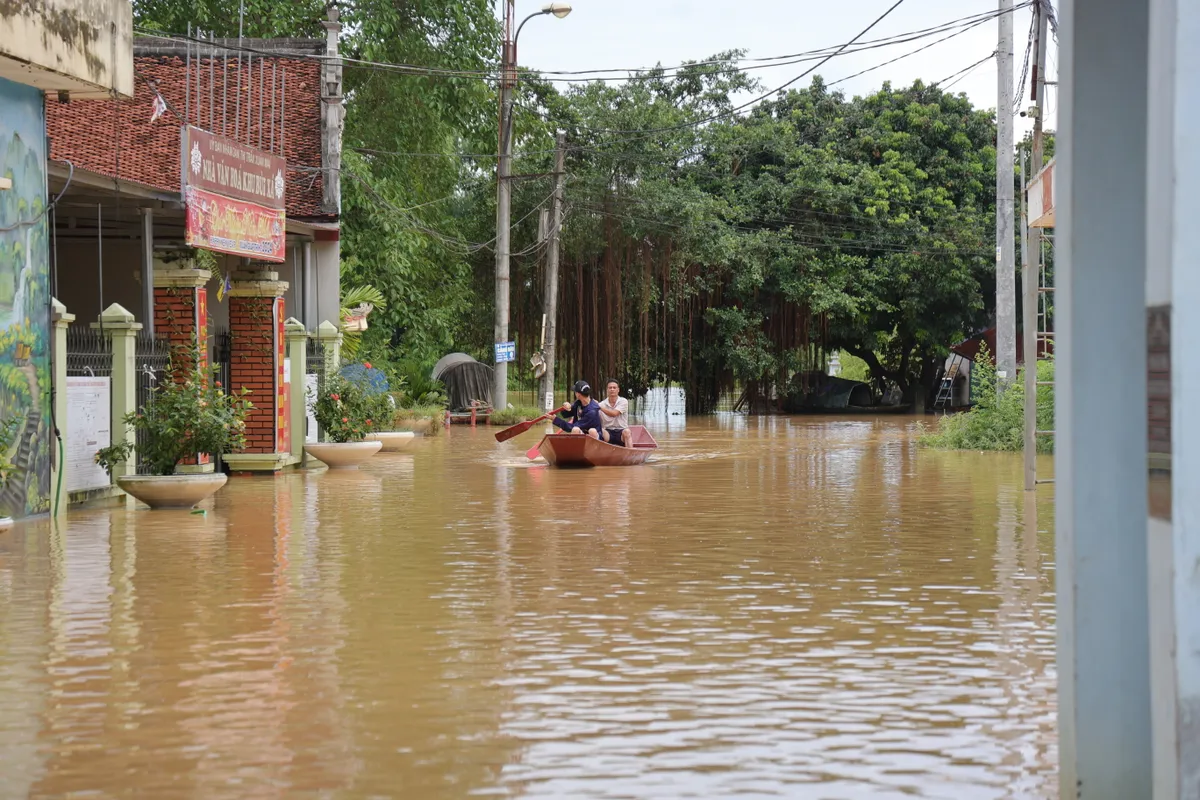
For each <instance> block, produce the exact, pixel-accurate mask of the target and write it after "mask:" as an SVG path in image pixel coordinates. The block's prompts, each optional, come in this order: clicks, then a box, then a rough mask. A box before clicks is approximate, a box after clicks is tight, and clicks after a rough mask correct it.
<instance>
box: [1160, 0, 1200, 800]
mask: <svg viewBox="0 0 1200 800" xmlns="http://www.w3.org/2000/svg"><path fill="white" fill-rule="evenodd" d="M1176 13H1177V19H1176V22H1175V26H1174V34H1175V59H1176V60H1175V86H1174V115H1175V116H1174V122H1175V129H1174V150H1175V170H1174V174H1173V175H1171V176H1170V177H1171V178H1172V179H1173V180H1172V182H1171V183H1170V184H1168V185H1166V186H1163V187H1162V188H1163V190H1164V191H1171V192H1173V193H1174V223H1175V224H1174V230H1173V236H1172V240H1173V247H1172V248H1171V250H1172V253H1171V257H1172V262H1173V264H1172V268H1171V290H1172V298H1171V302H1172V306H1173V308H1175V309H1177V310H1179V311H1180V313H1179V314H1175V315H1173V317H1172V320H1171V358H1172V360H1173V363H1172V369H1171V407H1172V416H1171V425H1172V437H1171V447H1172V450H1173V452H1172V459H1173V472H1172V482H1173V487H1174V488H1173V494H1174V496H1173V498H1172V525H1173V528H1174V543H1175V547H1174V550H1175V566H1176V569H1175V571H1174V583H1175V632H1176V633H1175V659H1176V666H1175V669H1176V688H1177V691H1178V700H1177V707H1176V718H1177V725H1178V727H1177V731H1176V733H1177V738H1178V758H1179V772H1178V780H1179V795H1178V796H1179V797H1181V798H1184V797H1187V798H1191V797H1197V796H1200V794H1198V793H1200V493H1198V492H1197V487H1200V419H1197V416H1196V410H1195V409H1196V405H1195V404H1196V402H1197V401H1198V400H1200V352H1198V351H1197V350H1196V342H1197V341H1200V340H1198V339H1197V338H1196V337H1197V336H1200V317H1198V316H1197V314H1196V311H1195V309H1196V304H1197V303H1200V230H1198V229H1197V224H1196V220H1197V214H1200V197H1198V196H1197V195H1196V194H1195V185H1196V181H1197V180H1200V48H1198V47H1197V42H1200V5H1197V4H1196V3H1195V2H1180V3H1179V4H1178V8H1177V11H1176ZM1185 309H1187V310H1188V313H1186V314H1185V313H1182V312H1183V310H1185Z"/></svg>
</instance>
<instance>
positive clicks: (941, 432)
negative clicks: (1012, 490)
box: [920, 348, 1054, 453]
mask: <svg viewBox="0 0 1200 800" xmlns="http://www.w3.org/2000/svg"><path fill="white" fill-rule="evenodd" d="M979 352H980V355H979V357H978V358H977V360H976V361H975V363H974V365H973V366H972V368H971V370H972V375H971V386H972V392H973V394H974V400H975V405H974V406H973V407H972V408H971V410H970V411H967V412H966V413H963V414H951V415H947V416H945V417H942V418H941V419H939V420H938V424H937V429H936V430H933V431H928V432H925V433H923V434H922V435H921V437H920V442H921V444H923V445H925V446H926V447H932V448H935V449H938V450H1000V451H1007V452H1017V451H1020V450H1022V449H1024V447H1025V377H1024V372H1025V371H1024V369H1022V370H1020V371H1019V372H1018V374H1017V380H1016V382H1015V383H1013V384H1012V385H1011V386H1009V387H1008V389H1007V391H1005V392H1004V394H1003V395H997V393H996V367H995V365H993V364H992V360H991V356H990V355H989V354H988V353H987V350H986V348H985V349H981V350H980V351H979ZM1037 371H1038V380H1039V381H1052V380H1054V361H1053V359H1049V360H1046V361H1039V362H1038V365H1037ZM1037 417H1038V418H1037V429H1038V430H1042V431H1044V430H1053V429H1054V387H1053V386H1039V387H1037ZM1037 451H1038V452H1039V453H1053V452H1054V439H1053V437H1050V436H1038V437H1037Z"/></svg>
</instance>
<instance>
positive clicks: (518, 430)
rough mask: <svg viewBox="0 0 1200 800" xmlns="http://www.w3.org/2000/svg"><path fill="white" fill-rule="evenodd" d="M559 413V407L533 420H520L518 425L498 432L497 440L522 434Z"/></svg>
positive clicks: (502, 440) (504, 440)
mask: <svg viewBox="0 0 1200 800" xmlns="http://www.w3.org/2000/svg"><path fill="white" fill-rule="evenodd" d="M557 413H558V409H557V408H556V409H554V410H553V411H548V412H546V413H545V414H542V415H541V416H540V417H538V418H537V419H531V420H528V421H527V422H518V423H517V424H516V425H513V426H512V427H511V428H505V429H504V430H502V431H500V432H499V433H497V434H496V441H497V442H507V441H508V440H509V439H511V438H513V437H514V436H520V435H521V434H522V433H524V432H525V431H527V430H529V429H530V428H532V427H533V426H534V425H537V424H538V423H539V422H541V421H542V420H544V419H550V417H553V416H554V415H555V414H557Z"/></svg>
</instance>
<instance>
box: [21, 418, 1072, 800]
mask: <svg viewBox="0 0 1200 800" xmlns="http://www.w3.org/2000/svg"><path fill="white" fill-rule="evenodd" d="M916 425H917V422H916V421H915V420H913V419H909V418H897V419H885V418H876V419H866V420H849V419H839V418H793V419H787V418H745V417H733V416H728V415H726V416H720V417H716V418H705V419H694V418H693V419H687V420H686V421H684V420H683V419H682V418H671V424H670V426H668V425H667V424H666V423H665V422H664V423H663V424H662V425H660V426H657V427H655V428H654V431H655V433H656V435H657V436H658V438H659V442H660V444H661V445H662V447H661V450H660V451H659V453H658V454H657V455H656V457H655V458H654V459H653V460H652V461H651V462H650V463H649V464H647V465H645V466H643V467H633V468H624V469H619V468H612V469H607V470H604V469H598V470H591V471H556V470H551V469H548V468H546V467H544V466H537V465H531V464H530V463H529V462H527V461H526V460H525V459H524V456H523V451H524V450H525V449H527V448H528V447H530V446H531V445H532V444H533V443H534V442H535V441H536V438H535V435H534V434H532V433H531V434H526V435H525V436H522V437H519V438H518V439H516V440H514V441H512V442H508V443H506V444H504V445H497V444H496V443H495V441H494V440H493V438H492V434H493V433H494V429H491V430H489V429H487V428H480V429H478V430H475V431H472V430H470V429H469V428H457V427H456V428H455V429H454V430H453V431H452V432H451V433H450V434H449V435H447V436H441V437H436V438H432V439H429V440H425V441H421V442H419V446H418V447H417V448H416V449H415V450H414V451H413V453H412V454H406V455H394V456H389V455H379V456H376V457H375V458H374V459H373V460H372V462H371V463H370V464H369V466H367V467H365V468H364V469H363V470H361V471H360V472H357V473H355V472H343V473H330V472H310V473H307V474H302V473H297V474H290V475H284V476H280V477H278V478H275V479H269V478H262V479H248V478H246V479H237V480H231V481H230V483H229V485H228V486H227V487H226V488H225V489H224V490H223V491H222V492H221V493H220V494H219V495H218V496H217V497H216V498H215V500H214V501H213V502H212V503H211V504H210V507H209V511H208V514H207V516H203V517H202V516H198V515H194V514H187V513H175V512H150V511H145V510H130V509H127V508H125V507H121V508H119V509H100V510H86V511H73V512H72V514H71V517H70V521H69V524H66V525H64V526H62V527H54V526H53V525H51V524H50V523H49V522H46V521H42V522H32V523H26V524H23V525H20V526H18V527H17V528H16V529H15V530H14V531H12V532H10V533H7V534H0V797H4V798H10V797H11V798H21V797H35V798H49V797H64V796H71V797H87V798H93V797H94V798H107V797H124V796H136V797H153V798H173V797H181V798H190V797H197V798H268V797H270V798H275V797H305V796H309V797H337V798H342V797H345V798H358V797H363V798H367V797H403V798H417V799H423V798H431V799H432V800H440V799H441V798H447V799H448V798H468V797H497V798H500V797H512V798H517V797H519V798H682V797H694V798H718V797H739V798H748V797H787V798H830V799H833V798H873V799H877V798H913V797H920V798H947V800H971V799H972V798H1038V797H1051V796H1053V795H1054V791H1055V781H1056V779H1055V769H1056V767H1055V762H1056V758H1057V755H1056V744H1055V741H1056V735H1055V695H1054V693H1055V683H1056V682H1055V674H1054V595H1053V592H1054V565H1053V524H1052V522H1053V521H1052V496H1051V494H1050V490H1049V489H1048V488H1045V489H1042V490H1041V492H1040V493H1039V494H1038V496H1037V498H1036V499H1029V498H1027V497H1026V495H1025V494H1024V493H1023V492H1022V491H1021V464H1020V456H1019V455H1008V454H981V453H940V452H930V451H926V450H923V449H921V448H919V447H918V446H917V445H916V443H915V435H916ZM1049 466H1050V465H1049V463H1046V464H1045V466H1044V467H1043V468H1044V469H1046V470H1047V471H1048V470H1049Z"/></svg>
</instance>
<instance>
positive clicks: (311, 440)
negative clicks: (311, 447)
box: [304, 372, 317, 444]
mask: <svg viewBox="0 0 1200 800" xmlns="http://www.w3.org/2000/svg"><path fill="white" fill-rule="evenodd" d="M316 404H317V376H316V375H314V374H313V373H311V372H309V373H306V374H305V375H304V408H305V412H306V413H307V414H308V425H307V426H305V427H306V430H305V431H304V442H305V444H316V442H317V418H316V416H315V415H314V414H313V409H314V407H315V406H316Z"/></svg>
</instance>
